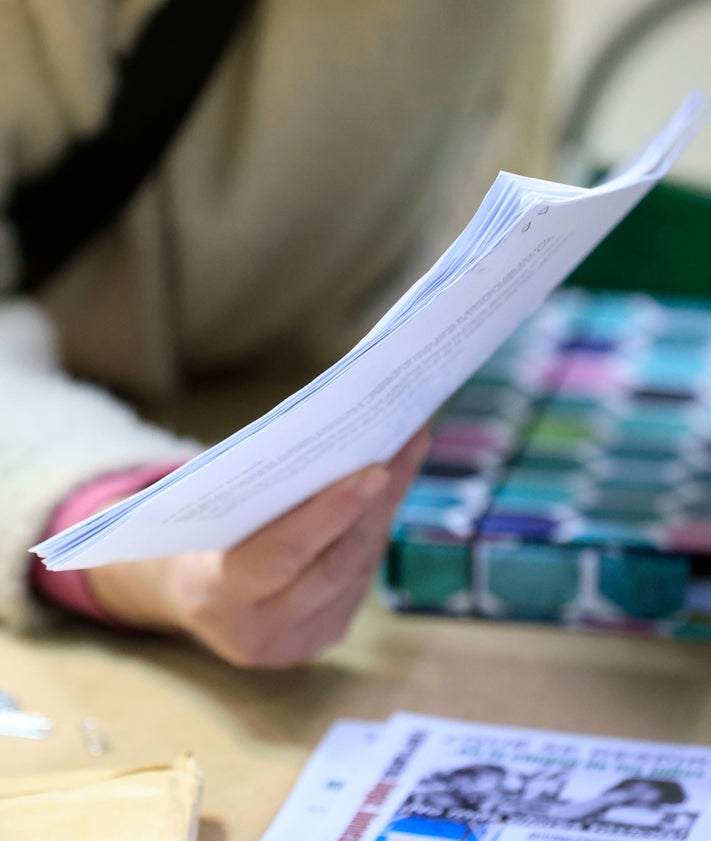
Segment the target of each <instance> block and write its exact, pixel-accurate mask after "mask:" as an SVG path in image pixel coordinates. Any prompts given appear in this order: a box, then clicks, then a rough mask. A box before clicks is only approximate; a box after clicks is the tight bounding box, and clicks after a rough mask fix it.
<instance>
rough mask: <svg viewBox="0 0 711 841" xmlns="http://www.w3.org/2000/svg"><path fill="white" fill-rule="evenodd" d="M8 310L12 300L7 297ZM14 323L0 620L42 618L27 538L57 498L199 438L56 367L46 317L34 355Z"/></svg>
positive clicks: (3, 446)
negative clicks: (161, 424) (163, 426)
mask: <svg viewBox="0 0 711 841" xmlns="http://www.w3.org/2000/svg"><path fill="white" fill-rule="evenodd" d="M2 314H4V315H7V307H5V306H4V304H2V303H0V316H1V315H2ZM0 320H1V318H0ZM9 324H10V322H8V321H7V320H6V321H5V326H6V327H7V328H8V329H3V330H2V331H0V393H1V394H2V395H3V399H2V412H0V476H2V479H1V480H0V528H2V533H3V541H2V544H0V575H1V578H0V581H1V582H2V583H0V620H1V621H4V622H7V623H10V624H12V625H14V626H16V627H27V626H28V625H31V624H32V623H33V622H35V621H36V620H37V619H38V618H40V613H39V611H38V609H37V605H36V603H35V602H34V601H33V599H32V597H31V594H30V590H29V586H28V555H27V547H28V546H30V545H31V544H32V543H34V542H36V541H37V539H38V538H39V537H40V536H41V535H42V534H44V533H45V531H46V529H47V526H48V523H49V521H50V519H51V516H52V513H53V511H55V509H56V508H57V506H58V505H59V504H60V503H61V502H62V501H63V500H66V499H67V498H68V497H69V496H70V495H71V494H72V492H73V491H75V490H76V489H77V488H79V487H80V486H82V485H83V484H85V483H86V482H87V481H88V480H90V479H93V478H95V477H97V476H102V475H106V474H110V473H112V472H116V471H125V470H126V469H127V468H131V467H134V466H141V465H156V464H159V463H167V462H172V463H177V462H180V461H184V460H186V459H187V458H189V457H191V456H192V455H194V454H195V453H196V452H197V451H198V449H199V448H198V447H197V445H195V444H194V443H190V442H185V441H181V440H179V439H177V438H175V437H174V436H172V435H170V434H169V433H167V432H165V431H162V430H159V429H157V428H155V427H152V426H150V425H148V424H146V423H144V422H142V421H141V420H140V419H139V418H138V417H137V416H136V414H135V413H134V412H132V411H131V410H130V409H129V408H128V407H126V406H124V405H122V404H121V403H120V402H119V401H117V400H116V399H114V398H113V397H111V396H110V395H108V394H106V393H104V392H102V391H101V390H100V389H98V388H95V387H93V386H89V385H86V384H83V383H78V382H76V381H74V380H72V379H71V378H70V377H68V376H67V375H66V374H64V373H63V372H61V371H60V370H59V369H58V368H57V367H52V365H51V364H49V363H50V361H51V331H50V330H49V328H48V327H47V326H45V328H44V329H45V331H46V334H45V335H44V337H43V336H42V335H39V334H38V335H37V336H35V337H34V339H33V342H35V345H36V347H37V348H38V350H37V353H36V354H35V355H34V356H33V357H32V359H30V358H29V357H28V355H27V354H26V353H25V352H23V353H20V352H19V351H18V347H17V344H16V343H13V341H12V337H13V336H16V335H21V336H22V337H23V341H25V342H26V341H27V335H26V331H13V330H12V329H9ZM37 324H38V325H39V324H41V322H38V323H37ZM43 341H44V342H45V345H44V346H43ZM25 351H26V348H25ZM33 360H34V361H33Z"/></svg>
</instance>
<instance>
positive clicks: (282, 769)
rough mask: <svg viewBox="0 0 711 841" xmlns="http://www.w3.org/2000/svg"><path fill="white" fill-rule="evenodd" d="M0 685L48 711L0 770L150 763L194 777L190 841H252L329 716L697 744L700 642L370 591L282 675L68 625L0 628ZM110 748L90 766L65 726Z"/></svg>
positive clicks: (707, 723) (707, 652) (710, 673)
mask: <svg viewBox="0 0 711 841" xmlns="http://www.w3.org/2000/svg"><path fill="white" fill-rule="evenodd" d="M0 662H2V664H3V668H2V679H1V681H2V688H3V689H4V690H5V691H7V692H9V693H10V694H12V695H13V696H15V698H16V699H17V700H18V701H19V702H20V704H21V706H22V707H23V708H24V709H28V710H30V709H32V710H37V711H40V712H43V713H45V714H47V715H49V716H50V717H51V718H52V719H53V720H54V722H55V725H56V726H55V732H54V733H53V734H52V736H51V737H50V738H49V739H47V740H45V741H42V742H32V741H27V740H21V739H10V738H8V737H0V773H1V774H16V773H20V772H28V771H49V770H67V769H70V768H82V767H101V766H112V767H113V766H115V767H121V766H125V765H133V764H142V763H153V762H163V761H170V760H172V759H173V758H174V757H175V756H176V755H177V754H179V753H180V752H182V751H184V750H190V751H193V752H194V753H195V754H196V756H197V758H198V760H199V762H200V764H201V765H202V767H203V769H204V771H205V775H206V789H205V797H204V801H203V808H202V816H203V820H202V822H201V825H200V836H199V838H200V841H236V839H240V841H252V839H254V841H256V839H259V838H260V836H261V834H262V833H263V832H264V830H265V829H266V828H267V826H268V825H269V822H270V821H271V819H272V818H273V817H274V815H275V813H276V811H277V809H278V808H279V806H280V804H281V803H282V801H283V800H284V798H285V797H286V795H287V794H288V792H289V790H290V788H291V786H292V785H293V783H294V781H295V780H296V778H297V776H298V774H299V771H300V769H301V768H302V766H303V765H304V763H305V761H306V760H307V758H308V756H309V755H310V753H311V751H312V750H313V749H314V747H315V746H316V744H317V742H318V740H319V739H320V738H321V736H322V735H323V734H324V732H325V731H326V730H327V728H328V727H329V725H330V724H331V723H332V722H333V721H334V720H336V719H338V718H341V717H344V716H350V717H358V718H375V719H384V718H386V717H387V716H388V715H389V714H390V713H392V712H393V711H395V710H399V709H404V710H411V711H415V712H423V713H430V714H436V715H443V716H452V717H457V718H463V719H467V720H477V721H483V722H492V723H497V724H511V725H519V726H524V727H542V728H548V729H558V730H566V731H577V732H584V733H591V734H600V735H609V736H619V737H628V738H642V739H658V740H666V741H679V742H695V743H708V742H710V741H711V647H709V646H707V645H705V644H703V643H686V642H679V641H674V640H646V639H639V638H632V637H622V636H614V635H607V634H585V633H578V632H572V631H565V630H559V629H555V628H543V627H535V626H521V625H518V626H514V625H500V624H487V623H484V622H474V621H470V620H450V619H442V618H436V617H421V616H420V617H413V616H394V615H391V614H389V613H388V612H387V611H386V609H385V608H383V607H382V606H380V605H379V604H378V602H377V600H376V599H375V598H374V597H373V598H371V599H370V600H369V602H368V603H366V605H365V606H364V608H363V610H362V611H361V613H360V614H359V616H358V618H357V621H356V623H355V625H354V627H353V630H352V632H351V634H350V635H349V637H348V638H347V640H346V641H345V642H344V643H342V644H340V645H339V646H336V647H335V648H333V649H331V650H330V651H329V652H328V653H327V654H326V655H325V656H323V657H322V658H321V659H320V660H319V661H318V662H316V663H314V664H312V665H310V666H308V667H303V668H299V669H293V670H289V671H284V672H264V671H261V672H248V671H241V670H238V669H235V668H232V667H230V666H228V665H226V664H224V663H222V662H221V661H219V660H217V659H216V658H214V657H212V656H211V655H210V654H208V653H207V652H205V651H203V650H202V649H199V648H198V647H196V646H193V645H191V644H190V643H188V642H183V641H178V640H172V639H164V638H156V637H133V636H131V637H121V636H118V635H115V634H112V633H111V632H110V631H107V630H105V629H101V628H95V627H94V626H91V625H89V624H83V623H82V624H76V625H72V626H70V627H67V628H63V629H60V630H58V631H56V632H54V633H53V634H52V635H51V637H47V638H44V639H34V640H27V639H19V638H17V637H13V636H11V635H9V634H7V633H3V634H0ZM87 716H91V717H94V718H96V719H97V720H98V721H99V722H100V723H101V725H102V727H103V728H104V730H105V731H106V733H107V734H108V736H109V738H110V741H111V751H110V752H109V753H108V754H106V755H105V756H103V757H101V758H98V759H94V758H92V757H90V756H89V754H88V753H87V751H86V749H85V748H84V746H83V743H82V741H81V738H80V733H79V723H80V721H81V720H82V719H83V718H84V717H87Z"/></svg>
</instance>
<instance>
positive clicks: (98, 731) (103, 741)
mask: <svg viewBox="0 0 711 841" xmlns="http://www.w3.org/2000/svg"><path fill="white" fill-rule="evenodd" d="M79 732H80V733H81V739H82V742H84V747H85V748H86V749H87V751H88V752H89V753H90V754H91V756H103V755H104V754H105V753H108V752H109V737H108V736H107V735H106V731H105V730H104V729H103V728H102V727H101V725H100V724H99V722H98V721H97V720H96V719H95V718H83V719H82V720H81V722H80V724H79Z"/></svg>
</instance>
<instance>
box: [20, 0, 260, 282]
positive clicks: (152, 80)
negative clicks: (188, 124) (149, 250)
mask: <svg viewBox="0 0 711 841" xmlns="http://www.w3.org/2000/svg"><path fill="white" fill-rule="evenodd" d="M251 5H252V3H251V2H250V0H200V1H199V2H195V0H168V2H167V3H166V5H165V6H164V7H163V8H161V9H160V10H159V11H158V12H157V13H156V14H155V15H154V16H153V17H152V18H151V20H150V21H149V23H148V24H147V25H146V27H145V29H144V31H143V33H142V35H141V37H140V39H139V41H138V43H137V44H136V47H135V48H134V50H133V51H132V52H131V54H130V55H129V56H127V57H126V58H125V59H124V60H123V61H122V62H121V66H120V70H119V72H120V75H119V86H118V90H117V94H116V96H115V98H114V100H113V103H112V105H111V108H110V111H109V114H108V119H107V121H106V124H105V127H104V128H103V129H102V130H101V132H100V133H99V134H97V135H95V136H93V137H91V138H89V139H87V140H82V141H81V142H77V143H76V144H74V145H73V146H72V147H71V148H70V149H69V150H68V151H67V152H66V153H65V154H64V155H63V156H62V157H61V158H60V159H59V160H58V161H57V162H56V163H55V164H53V165H52V167H51V168H50V169H49V170H48V171H45V172H42V173H40V174H38V175H36V176H34V177H31V178H27V179H25V180H23V181H21V182H20V183H18V184H17V185H16V187H15V189H14V190H13V192H12V194H11V196H10V200H9V202H8V207H7V212H8V216H9V222H10V224H11V225H12V226H13V227H14V229H15V234H16V237H17V242H18V245H19V252H20V254H19V264H20V273H21V274H20V279H19V280H20V289H22V290H24V291H35V290H37V289H38V288H39V287H40V286H41V285H42V284H43V282H44V281H45V280H46V279H47V278H48V277H50V276H51V275H52V274H53V273H54V272H55V271H56V270H57V269H58V268H59V267H60V266H61V265H62V264H63V263H64V262H65V261H66V260H67V259H68V258H69V257H71V256H72V255H73V254H75V253H76V252H77V251H78V250H79V249H80V248H81V247H82V246H83V245H85V244H86V243H88V242H89V241H90V240H91V239H92V238H93V237H95V236H96V235H97V234H98V233H99V232H100V231H101V230H102V229H104V228H105V227H106V226H107V225H108V224H109V223H110V222H111V221H112V219H113V218H114V217H115V216H116V215H117V214H118V213H119V211H120V210H121V209H122V208H123V207H124V206H125V205H126V204H127V202H128V201H129V199H130V198H131V196H132V195H133V194H134V193H135V192H136V190H137V188H138V187H139V186H140V184H141V183H142V182H143V180H144V179H145V178H146V176H147V175H149V174H150V173H151V172H152V171H153V170H154V169H155V167H156V165H157V164H158V162H159V160H160V158H161V155H162V153H163V151H164V150H165V149H166V147H167V146H168V144H169V143H170V141H171V138H173V137H174V136H175V134H176V132H177V130H178V128H179V127H180V125H181V123H182V122H183V119H184V118H185V117H186V116H187V114H188V113H189V112H190V108H191V106H192V105H193V103H194V102H195V100H196V99H197V97H198V95H199V93H200V91H201V90H202V88H203V86H204V84H205V82H206V81H207V80H208V78H209V77H210V74H211V72H212V70H213V69H214V67H215V65H216V64H217V61H218V59H219V58H220V56H221V54H222V52H223V51H224V48H225V47H226V45H227V43H228V41H229V40H230V38H231V37H232V36H233V35H234V33H235V31H236V28H237V25H238V24H240V23H241V22H242V21H243V20H244V19H245V17H246V13H247V11H248V9H249V7H250V6H251Z"/></svg>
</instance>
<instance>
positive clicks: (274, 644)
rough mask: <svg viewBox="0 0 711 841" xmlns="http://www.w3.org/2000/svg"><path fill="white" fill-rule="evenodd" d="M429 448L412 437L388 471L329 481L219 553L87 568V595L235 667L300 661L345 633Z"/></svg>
mask: <svg viewBox="0 0 711 841" xmlns="http://www.w3.org/2000/svg"><path fill="white" fill-rule="evenodd" d="M429 443H430V441H429V435H428V434H427V432H425V431H421V432H419V433H418V434H417V435H416V436H415V437H414V438H413V439H412V440H411V441H410V442H409V444H408V445H407V446H406V447H405V448H404V449H403V450H402V451H401V452H400V453H399V454H398V455H397V456H396V457H395V458H394V459H393V460H392V461H391V462H390V463H389V464H388V465H387V466H382V465H373V466H371V467H367V468H365V469H364V470H361V471H360V472H358V473H356V474H354V475H353V476H350V477H348V478H346V479H344V480H342V481H340V482H337V483H336V484H334V485H332V486H331V487H330V488H327V489H326V490H325V491H323V492H322V493H320V494H318V495H317V496H315V497H313V498H311V499H309V500H308V501H306V502H305V503H303V504H302V505H300V506H299V507H298V508H295V509H294V510H293V511H290V512H289V513H287V514H285V515H284V516H283V517H281V518H279V519H278V520H275V521H274V522H272V523H270V524H269V525H267V526H265V527H264V528H262V529H261V530H260V531H259V532H257V533H256V534H254V535H252V536H251V537H249V538H247V539H246V540H245V541H243V542H242V543H240V544H239V545H238V546H235V547H234V548H233V549H230V550H229V551H227V552H203V553H196V554H186V555H176V556H173V557H166V558H156V559H150V560H146V561H135V562H130V563H116V564H109V565H107V566H103V567H96V568H94V569H91V570H89V571H88V575H89V581H90V583H91V586H92V589H93V590H94V592H95V595H96V597H97V598H98V599H99V601H100V602H101V603H102V604H103V605H104V606H105V607H106V609H107V610H108V611H110V612H111V613H112V614H113V615H114V616H115V617H116V618H117V619H120V620H123V621H124V622H126V623H128V624H130V625H135V626H137V627H142V628H152V629H160V630H174V631H175V630H178V631H184V632H187V633H189V634H191V635H193V636H194V637H196V638H197V639H199V640H201V641H202V642H203V643H204V644H205V645H207V646H208V647H209V648H211V649H212V650H213V651H215V652H216V653H217V654H219V655H220V656H222V657H224V658H225V659H226V660H228V661H230V662H231V663H235V664H237V665H241V666H253V667H286V666H290V665H293V664H296V663H300V662H303V661H305V660H308V659H310V658H311V657H313V656H314V655H315V654H317V653H318V652H319V651H320V650H321V649H322V648H323V647H324V646H326V645H329V644H330V643H334V642H336V641H337V640H339V639H340V638H341V637H342V636H343V635H344V633H345V632H346V630H347V628H348V625H349V622H350V620H351V618H352V616H353V614H354V612H355V610H356V608H357V607H358V605H359V604H360V602H361V600H362V598H363V596H364V595H365V593H366V591H367V590H368V587H369V585H370V581H371V578H372V575H373V572H374V571H375V569H376V568H377V566H378V564H379V562H380V560H381V559H382V557H383V552H384V550H385V548H386V545H387V541H388V537H389V528H390V523H391V520H392V518H393V515H394V513H395V511H396V509H397V507H398V505H399V504H400V501H401V499H402V497H403V495H404V493H405V491H406V490H407V487H408V486H409V484H410V482H411V481H412V480H413V478H414V477H415V475H416V473H417V470H418V468H419V466H420V463H421V462H422V459H423V458H424V456H425V454H426V453H427V449H428V447H429Z"/></svg>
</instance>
